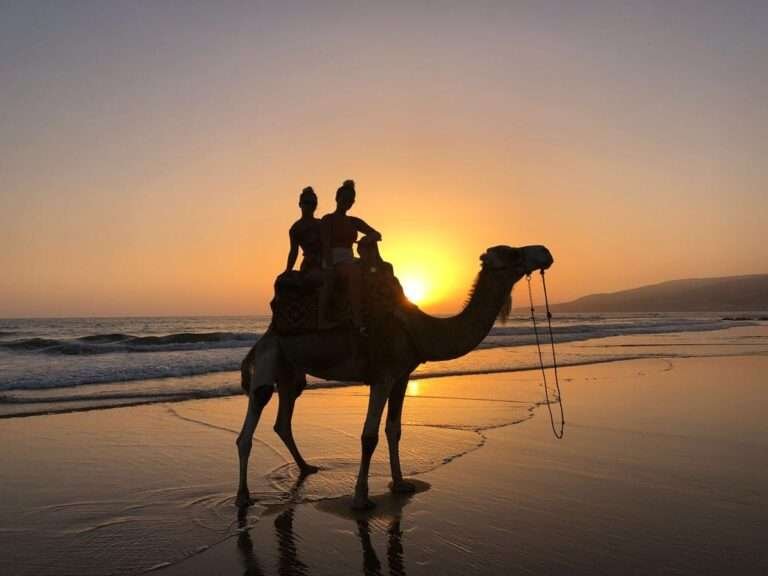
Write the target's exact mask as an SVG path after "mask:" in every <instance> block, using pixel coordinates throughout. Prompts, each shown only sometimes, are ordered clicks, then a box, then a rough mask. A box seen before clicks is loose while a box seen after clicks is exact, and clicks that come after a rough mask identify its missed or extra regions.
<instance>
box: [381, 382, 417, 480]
mask: <svg viewBox="0 0 768 576" xmlns="http://www.w3.org/2000/svg"><path fill="white" fill-rule="evenodd" d="M407 388H408V378H407V377H406V378H403V379H402V380H400V381H398V382H397V383H396V384H395V385H394V386H393V387H392V392H390V394H389V406H388V408H387V425H386V428H385V430H386V434H387V444H388V445H389V467H390V469H391V470H392V484H390V486H389V488H390V490H392V492H395V493H398V494H403V493H405V494H409V493H411V492H414V491H415V490H416V486H414V484H413V483H412V482H408V481H406V480H403V472H402V470H401V468H400V436H401V435H402V416H403V402H404V400H405V391H406V390H407Z"/></svg>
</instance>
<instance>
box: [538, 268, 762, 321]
mask: <svg viewBox="0 0 768 576" xmlns="http://www.w3.org/2000/svg"><path fill="white" fill-rule="evenodd" d="M552 309H553V310H556V311H558V312H713V311H718V312H728V311H733V312H746V311H750V312H754V311H765V312H766V316H767V317H768V274H754V275H749V276H724V277H719V278H688V279H685V280H670V281H667V282H661V283H659V284H650V285H647V286H640V287H639V288H632V289H630V290H621V291H619V292H611V293H606V294H590V295H588V296H583V297H581V298H577V299H576V300H573V301H571V302H564V303H561V304H556V305H553V306H552Z"/></svg>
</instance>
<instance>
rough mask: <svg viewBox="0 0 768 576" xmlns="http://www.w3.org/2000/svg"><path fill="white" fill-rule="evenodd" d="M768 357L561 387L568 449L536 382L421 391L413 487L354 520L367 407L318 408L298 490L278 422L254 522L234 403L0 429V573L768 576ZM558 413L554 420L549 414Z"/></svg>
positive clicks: (357, 395) (531, 375)
mask: <svg viewBox="0 0 768 576" xmlns="http://www.w3.org/2000/svg"><path fill="white" fill-rule="evenodd" d="M766 374H768V358H766V357H762V356H738V357H713V358H690V359H674V360H664V359H653V360H634V361H624V362H615V363H609V364H600V365H591V366H578V367H569V368H564V369H562V370H561V372H560V376H561V386H562V391H563V397H564V400H565V415H566V421H567V424H566V433H565V439H564V440H560V441H558V440H556V439H555V438H554V437H553V434H552V432H551V429H550V422H549V416H548V413H547V409H546V407H545V406H543V405H541V404H540V403H541V401H542V400H543V397H544V393H543V389H542V387H541V385H540V382H541V375H540V373H537V372H534V371H531V372H518V373H513V374H492V375H482V376H457V377H449V378H435V379H425V380H419V381H413V382H411V384H410V387H409V398H408V399H407V400H406V404H405V413H404V419H405V423H406V425H405V426H404V429H403V440H402V448H401V450H402V458H403V467H404V471H405V472H406V475H409V476H411V477H413V478H415V479H417V480H418V481H419V485H418V488H419V491H418V493H417V494H415V495H412V496H410V497H409V496H394V495H390V494H389V493H388V491H387V482H388V464H387V459H386V452H387V450H386V440H385V438H384V436H383V434H382V436H381V440H380V444H379V448H378V450H377V453H376V458H375V463H374V466H373V469H372V471H373V475H372V478H371V493H372V495H373V499H374V500H375V501H377V503H378V506H377V508H376V509H375V510H374V511H372V512H370V513H367V514H355V513H352V512H351V511H350V509H349V502H350V498H349V495H350V494H351V492H352V487H353V484H354V478H355V474H356V468H357V463H358V458H359V434H360V429H361V426H362V421H363V417H364V413H365V406H366V398H367V390H366V389H365V388H364V387H349V388H340V389H322V390H307V391H306V392H305V393H304V395H303V396H302V397H301V399H300V400H299V402H298V404H297V409H296V414H295V417H294V433H295V436H296V438H297V442H298V443H299V446H300V447H301V449H302V451H303V452H304V455H305V457H306V458H307V459H308V460H309V461H310V462H312V463H315V464H318V465H319V466H321V468H322V471H321V472H320V473H319V474H317V475H314V476H311V477H309V478H307V479H306V481H304V482H303V483H297V476H296V470H295V467H294V466H293V465H292V464H291V462H290V458H289V456H288V453H287V451H286V450H285V449H284V448H283V446H282V444H281V442H280V440H279V439H278V438H277V436H276V435H275V434H274V433H273V432H272V430H271V426H272V424H273V422H274V416H275V407H276V402H274V401H273V402H272V403H271V404H270V406H269V407H268V409H267V410H266V411H265V413H264V416H263V418H262V421H261V423H260V425H259V429H258V431H257V434H256V440H257V441H256V443H255V444H254V451H253V454H252V457H251V465H250V472H251V490H252V493H253V495H254V496H255V497H256V498H257V499H258V500H259V503H258V504H257V505H255V506H254V507H252V508H251V509H249V510H248V513H247V514H243V515H240V516H238V514H237V511H236V509H235V507H234V505H233V497H234V490H235V487H236V479H237V478H236V477H237V456H236V451H235V446H234V439H235V436H236V434H237V432H238V430H239V427H240V425H241V423H242V418H243V416H244V411H245V403H246V399H245V398H244V397H232V398H222V399H208V400H194V401H188V402H179V403H169V404H154V405H148V406H138V407H129V408H115V409H110V410H98V411H92V412H83V413H72V414H59V415H50V416H35V417H30V418H19V419H9V420H3V421H0V438H1V439H2V443H3V450H2V452H1V453H0V573H1V574H4V575H5V574H36V575H39V574H83V575H85V574H136V573H142V572H145V571H147V570H150V569H153V568H154V569H156V570H158V571H157V573H158V574H164V575H175V574H243V573H245V574H358V573H361V572H362V573H364V574H379V573H381V574H457V575H458V574H511V573H534V574H616V573H622V574H725V573H729V574H765V573H768V536H766V533H765V526H766V525H767V524H768V507H767V506H766V498H765V493H766V489H765V487H766V486H768V439H766V432H768V419H766V418H765V415H764V413H763V407H764V406H765V405H766V400H767V399H768V387H766V385H765V375H766ZM555 414H557V412H555Z"/></svg>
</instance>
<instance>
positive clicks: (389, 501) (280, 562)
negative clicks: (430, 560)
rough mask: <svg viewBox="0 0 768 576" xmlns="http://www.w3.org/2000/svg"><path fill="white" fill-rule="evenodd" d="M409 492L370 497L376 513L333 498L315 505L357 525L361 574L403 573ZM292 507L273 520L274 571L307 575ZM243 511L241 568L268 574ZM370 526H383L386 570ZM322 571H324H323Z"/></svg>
mask: <svg viewBox="0 0 768 576" xmlns="http://www.w3.org/2000/svg"><path fill="white" fill-rule="evenodd" d="M301 482H303V480H300V481H299V483H297V486H296V487H294V490H296V489H297V488H298V487H299V486H300V484H301ZM418 484H419V488H420V489H418V490H417V491H419V492H421V491H423V490H426V489H428V488H429V485H428V484H426V483H423V482H418ZM410 498H411V495H402V494H387V495H384V496H378V497H374V500H375V501H377V504H378V506H377V510H378V512H376V511H374V512H370V513H367V514H363V513H354V512H350V511H348V505H349V503H348V502H346V501H345V499H339V500H336V501H326V502H323V503H321V504H319V505H318V506H317V509H319V510H321V511H324V512H328V513H330V514H333V515H334V516H337V517H341V518H344V519H348V520H351V521H352V522H354V523H355V525H356V526H357V531H356V533H357V537H358V538H359V540H360V545H361V549H362V555H363V558H362V560H363V565H362V568H363V570H362V573H363V574H364V575H365V576H383V575H384V574H389V575H390V576H405V574H406V571H405V560H404V548H403V530H402V529H401V521H402V510H403V508H404V507H405V506H407V504H408V502H409V501H410ZM295 513H296V507H295V506H291V507H290V508H288V509H286V510H284V511H283V512H281V513H280V514H279V515H278V516H277V517H276V518H275V520H274V527H275V535H276V537H277V553H278V558H277V574H279V575H280V576H308V575H309V574H311V571H310V568H309V566H307V564H305V563H304V562H303V561H302V560H301V559H300V558H299V548H298V546H297V541H299V542H300V541H302V540H303V541H304V542H306V541H307V538H306V537H304V538H298V539H297V537H296V533H295V531H294V519H295ZM247 514H248V509H247V508H243V509H241V511H240V513H239V514H238V520H239V524H238V525H239V527H240V529H241V532H240V534H239V535H238V538H237V548H238V551H239V553H240V558H241V561H242V564H243V567H244V570H245V571H244V572H243V574H245V575H246V576H262V575H266V574H268V572H265V571H264V569H263V568H262V565H261V563H260V562H259V559H258V557H257V556H256V553H255V552H254V545H253V541H252V540H251V536H250V531H249V529H248V528H247V526H248V525H247ZM372 524H373V526H374V528H375V529H376V530H374V531H373V533H374V534H375V532H377V531H380V530H381V528H382V527H383V526H386V534H387V558H386V562H387V570H386V571H382V563H381V561H380V560H379V556H378V554H377V553H376V550H375V548H374V546H373V542H372V538H371V535H372V530H371V526H372ZM323 572H327V569H326V570H323Z"/></svg>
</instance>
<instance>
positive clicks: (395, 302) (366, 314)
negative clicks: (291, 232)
mask: <svg viewBox="0 0 768 576" xmlns="http://www.w3.org/2000/svg"><path fill="white" fill-rule="evenodd" d="M356 264H357V267H358V272H359V274H360V275H361V286H362V290H361V296H362V302H361V304H362V321H363V325H364V326H365V327H366V328H370V327H371V326H373V325H375V324H377V323H379V322H380V321H381V320H384V319H387V318H392V317H393V315H394V312H395V310H396V309H397V308H399V307H401V306H403V305H404V303H405V302H406V298H405V295H404V293H403V289H402V287H401V286H400V282H399V281H398V280H397V278H396V277H395V274H394V270H393V268H392V265H391V264H390V263H389V262H385V261H384V260H382V259H381V258H380V257H378V252H376V253H375V257H372V258H363V259H361V260H358V261H356ZM323 274H324V272H323V271H320V270H317V271H313V272H310V273H306V272H294V271H291V272H286V273H284V274H281V275H280V276H278V277H277V279H276V281H275V297H274V299H273V300H272V302H271V303H270V306H271V308H272V325H273V326H274V329H275V331H276V332H277V334H279V335H280V336H294V335H299V334H311V333H314V332H319V331H320V329H319V307H320V291H321V288H322V285H323V282H324V280H326V279H324V277H323ZM332 285H333V291H332V292H333V293H332V294H331V297H330V299H329V304H328V310H326V318H327V325H328V326H327V328H328V329H331V328H336V327H341V326H345V325H347V324H350V325H351V323H352V314H351V308H350V305H349V300H348V298H347V294H346V293H345V290H344V286H343V285H342V284H341V283H340V282H334V283H333V284H332ZM323 328H324V330H325V329H326V326H324V327H323Z"/></svg>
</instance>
